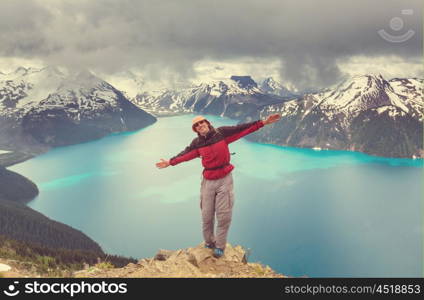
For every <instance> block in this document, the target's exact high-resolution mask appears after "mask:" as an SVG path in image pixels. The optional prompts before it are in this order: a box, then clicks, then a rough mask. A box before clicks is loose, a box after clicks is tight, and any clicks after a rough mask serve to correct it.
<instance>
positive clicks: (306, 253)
mask: <svg viewBox="0 0 424 300" xmlns="http://www.w3.org/2000/svg"><path fill="white" fill-rule="evenodd" d="M193 116H194V115H184V116H176V117H166V118H159V119H158V121H157V122H156V123H155V124H153V125H151V126H149V127H147V128H144V129H141V130H139V131H136V132H131V133H120V134H113V135H111V136H108V137H105V138H103V139H100V140H97V141H93V142H89V143H83V144H79V145H73V146H67V147H60V148H56V149H53V150H51V151H49V152H47V153H45V154H43V155H40V156H38V157H35V158H33V159H31V160H28V161H25V162H23V163H20V164H17V165H14V166H12V167H9V169H10V170H12V171H15V172H18V173H20V174H22V175H24V176H26V177H28V178H29V179H31V180H32V181H33V182H35V183H36V184H37V186H38V187H39V189H40V194H39V196H38V197H37V198H35V199H34V200H33V201H31V202H30V203H28V205H29V206H30V207H32V208H33V209H35V210H37V211H39V212H41V213H43V214H45V215H46V216H48V217H49V218H51V219H54V220H57V221H60V222H63V223H65V224H68V225H70V226H72V227H74V228H76V229H79V230H81V231H83V232H84V233H85V234H87V235H88V236H89V237H91V238H92V239H93V240H95V241H96V242H98V243H99V244H100V246H101V247H102V248H103V250H104V251H105V252H108V253H112V254H120V255H125V256H132V257H134V258H144V257H152V256H154V255H155V254H156V252H157V251H158V250H159V249H169V250H174V249H181V248H187V247H193V246H196V245H198V244H200V243H201V242H202V241H203V240H202V233H201V214H200V206H199V204H200V198H199V197H200V196H199V194H200V182H201V172H202V167H201V161H200V159H199V158H197V159H194V160H191V161H189V162H185V163H182V164H179V165H177V166H174V167H172V166H170V167H168V168H165V169H158V168H157V167H156V166H155V163H156V162H158V161H160V159H161V158H164V159H169V158H170V157H172V156H174V155H176V154H178V153H179V152H180V151H182V150H183V149H184V148H185V147H186V146H187V145H188V144H189V143H190V142H191V140H192V139H193V138H194V137H195V135H194V133H193V132H192V130H191V119H192V118H193ZM206 117H207V118H208V119H209V120H210V121H211V122H212V124H213V125H214V126H215V127H219V126H223V125H235V124H236V123H237V122H236V121H234V120H231V119H227V118H220V117H217V116H206ZM230 151H231V152H236V154H235V155H232V156H231V163H232V164H233V165H235V169H234V171H233V177H234V194H235V203H234V211H233V220H232V224H231V227H230V231H229V236H228V242H229V243H231V244H232V245H242V246H243V247H245V248H248V249H250V255H249V258H248V260H249V261H251V262H261V263H263V264H266V265H269V266H270V267H272V268H273V269H274V270H276V271H278V272H279V273H282V274H285V275H288V276H296V277H297V276H308V277H422V276H423V226H422V225H423V223H422V219H423V204H422V198H423V188H422V182H423V160H412V159H391V158H380V157H374V156H369V155H366V154H363V153H358V152H349V151H325V150H323V151H315V150H312V149H300V148H293V147H280V146H274V145H266V144H259V143H253V142H249V141H247V140H246V139H241V140H238V141H236V142H235V143H232V144H230Z"/></svg>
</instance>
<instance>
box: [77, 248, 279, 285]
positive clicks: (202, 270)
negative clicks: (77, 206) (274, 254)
mask: <svg viewBox="0 0 424 300" xmlns="http://www.w3.org/2000/svg"><path fill="white" fill-rule="evenodd" d="M74 275H75V277H103V278H105V277H121V278H122V277H132V278H135V277H143V278H146V277H162V278H164V277H165V278H170V277H180V278H193V277H194V278H201V277H208V278H230V277H232V278H247V277H251V278H285V277H287V276H284V275H281V274H278V273H276V272H275V271H273V270H272V269H271V268H270V267H269V266H264V265H262V264H259V263H249V262H248V261H247V255H246V251H245V250H244V249H243V248H242V247H241V246H235V247H233V246H231V245H230V244H227V246H226V249H225V253H224V256H222V257H220V258H215V257H213V255H212V249H208V248H205V247H204V244H203V243H202V244H200V245H197V246H196V247H194V248H187V249H181V250H175V251H171V250H159V251H158V253H157V254H156V255H155V257H153V258H144V259H141V260H139V261H138V263H137V264H133V263H130V264H128V265H127V266H125V267H123V268H106V269H105V268H101V267H94V268H88V269H87V270H82V271H78V272H76V273H75V274H74Z"/></svg>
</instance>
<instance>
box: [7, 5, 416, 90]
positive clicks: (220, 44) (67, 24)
mask: <svg viewBox="0 0 424 300" xmlns="http://www.w3.org/2000/svg"><path fill="white" fill-rule="evenodd" d="M421 2H422V1H419V0H408V1H395V0H374V1H369V0H357V1H348V0H343V1H337V0H320V1H309V0H303V1H302V0H296V1H295V0H290V1H287V0H285V1H283V0H276V1H270V0H268V1H267V0H265V1H246V0H237V1H234V0H233V1H195V0H190V1H160V0H155V1H153V0H152V1H146V0H144V1H137V0H119V1H116V0H96V1H88V0H87V1H82V0H72V1H68V0H67V1H56V0H54V1H53V0H42V1H41V0H38V1H36V0H33V1H30V0H28V1H20V0H2V10H1V11H0V40H1V44H0V56H3V57H12V56H13V57H24V58H37V59H41V60H43V61H45V62H46V64H58V65H63V66H67V67H70V66H71V67H77V68H79V67H88V68H91V69H93V70H95V71H100V72H104V73H113V72H117V71H121V70H125V69H127V68H130V67H133V68H140V69H141V70H148V71H149V75H150V76H152V77H153V78H158V77H160V76H161V69H164V68H167V69H171V70H175V71H176V72H178V73H179V74H181V76H182V77H187V78H190V77H191V76H195V72H194V71H193V64H194V63H195V62H196V61H198V60H201V59H212V60H231V59H237V58H239V57H246V56H248V57H257V58H264V57H265V58H266V57H271V58H272V57H275V58H280V59H281V61H282V66H281V75H282V77H283V78H285V79H286V80H287V81H290V82H292V83H293V84H295V85H296V86H298V87H300V88H303V87H308V86H328V85H329V84H333V83H335V82H336V81H338V80H339V79H340V77H341V76H342V74H341V71H340V70H339V68H338V65H337V61H340V60H344V59H348V58H349V57H352V56H356V55H365V56H368V57H378V56H382V55H396V56H400V57H402V58H404V59H405V60H406V61H411V62H412V61H416V60H417V59H419V58H420V57H421V56H422V4H421ZM402 9H412V10H413V14H412V15H402V14H401V10H402ZM394 17H400V18H401V19H402V20H403V22H404V23H403V25H404V28H403V29H402V30H399V31H398V32H396V31H394V30H393V29H391V28H390V27H389V25H390V23H389V22H390V20H391V19H392V18H394ZM379 29H385V30H386V31H387V32H388V33H391V34H393V35H395V34H397V35H400V34H403V33H404V32H406V31H407V30H408V29H412V30H414V31H415V35H414V36H413V37H412V38H411V39H409V40H408V41H405V42H403V43H390V42H388V41H386V40H384V39H383V38H381V37H380V36H379V35H378V33H377V31H378V30H379Z"/></svg>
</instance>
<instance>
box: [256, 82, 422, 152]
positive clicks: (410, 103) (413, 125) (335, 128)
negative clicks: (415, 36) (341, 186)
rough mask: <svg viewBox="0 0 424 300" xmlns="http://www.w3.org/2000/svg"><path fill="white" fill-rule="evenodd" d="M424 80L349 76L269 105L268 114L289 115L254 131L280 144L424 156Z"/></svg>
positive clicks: (263, 112)
mask: <svg viewBox="0 0 424 300" xmlns="http://www.w3.org/2000/svg"><path fill="white" fill-rule="evenodd" d="M422 84H423V79H417V78H414V79H406V78H403V79H399V78H394V79H391V80H389V81H387V80H385V79H384V78H383V76H382V75H381V74H377V75H376V74H366V75H362V76H354V77H352V78H349V79H346V80H344V81H343V82H341V83H340V84H338V85H336V86H335V87H334V88H331V89H327V90H325V91H323V92H320V93H316V94H307V95H304V96H303V97H302V99H300V100H293V101H288V102H285V103H283V104H276V105H269V106H267V107H264V108H262V109H261V111H260V116H261V117H262V118H265V117H266V116H267V115H269V114H271V113H280V114H281V115H282V116H283V119H282V120H281V121H280V122H278V123H276V124H274V125H273V126H270V127H269V128H266V129H264V130H261V132H260V133H255V134H254V135H252V137H250V138H252V139H253V140H256V141H259V142H265V143H273V144H279V145H288V146H298V147H310V148H321V149H345V150H352V151H361V152H365V153H369V154H373V155H380V156H388V157H424V152H423V126H422V121H423V105H424V103H423V89H422Z"/></svg>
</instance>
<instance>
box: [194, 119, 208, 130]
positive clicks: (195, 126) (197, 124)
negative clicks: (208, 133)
mask: <svg viewBox="0 0 424 300" xmlns="http://www.w3.org/2000/svg"><path fill="white" fill-rule="evenodd" d="M204 122H206V121H205V120H202V121H199V122H196V123H194V125H193V127H194V128H197V126H199V125H200V124H203V123H204Z"/></svg>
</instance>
